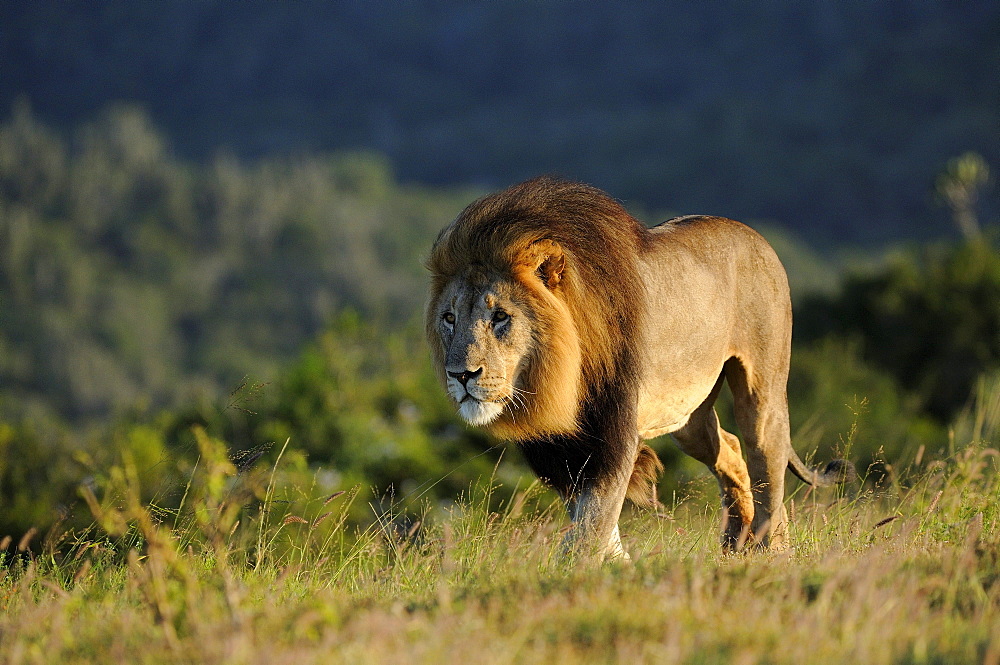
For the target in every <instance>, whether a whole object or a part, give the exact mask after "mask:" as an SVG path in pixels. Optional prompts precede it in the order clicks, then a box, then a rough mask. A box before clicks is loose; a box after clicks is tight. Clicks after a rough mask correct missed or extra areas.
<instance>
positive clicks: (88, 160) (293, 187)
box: [0, 0, 1000, 533]
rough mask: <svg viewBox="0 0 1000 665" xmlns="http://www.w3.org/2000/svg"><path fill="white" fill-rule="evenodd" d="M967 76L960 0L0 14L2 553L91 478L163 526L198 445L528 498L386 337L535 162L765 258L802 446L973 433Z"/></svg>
mask: <svg viewBox="0 0 1000 665" xmlns="http://www.w3.org/2000/svg"><path fill="white" fill-rule="evenodd" d="M998 80H1000V4H998V3H996V2H994V1H991V0H982V1H972V0H970V1H967V2H966V1H963V2H951V3H938V2H929V1H927V2H924V1H917V0H912V1H908V2H907V1H895V0H890V1H884V2H877V3H873V2H860V1H859V2H853V1H852V2H839V3H831V2H820V1H817V2H799V1H795V2H793V1H791V0H773V1H771V0H767V1H762V2H755V3H747V2H737V1H732V2H713V3H682V2H661V3H645V2H634V3H629V2H620V3H607V4H597V3H582V2H555V1H539V2H530V3H525V2H506V1H497V2H490V3H476V4H473V3H467V2H452V1H445V2H430V3H429V2H406V3H398V2H372V1H367V2H323V3H320V2H238V3H237V2H223V1H212V0H191V1H180V0H177V1H164V2H156V3H152V2H43V1H39V2H30V3H28V2H19V3H13V2H10V3H3V4H2V5H0V506H2V508H0V532H9V533H18V532H23V531H24V530H26V529H27V528H29V527H31V526H38V527H40V528H45V526H46V525H50V524H52V523H53V522H54V521H57V520H67V521H69V523H73V521H74V520H75V521H77V522H78V523H81V524H82V523H85V522H86V521H87V519H89V515H86V514H81V509H80V507H79V501H78V499H77V488H78V487H79V485H80V484H81V483H88V484H100V483H101V482H102V479H103V478H104V477H105V476H106V474H107V472H108V471H107V470H108V469H109V468H110V467H111V466H113V465H114V464H118V463H120V462H121V461H122V460H123V459H127V460H129V461H130V462H129V463H131V464H134V465H135V467H136V468H137V469H138V470H139V471H140V472H141V473H142V475H143V480H144V487H146V488H148V492H149V494H150V497H151V499H153V500H155V501H157V502H159V503H160V504H161V505H164V506H167V507H169V506H170V505H176V503H177V501H178V500H179V497H180V495H181V494H182V492H183V488H184V484H185V478H186V477H187V476H188V475H189V474H190V472H191V468H192V467H193V465H194V463H195V460H196V459H197V448H196V446H195V443H194V437H193V434H192V426H194V425H201V426H204V427H206V428H207V429H208V431H209V432H210V433H211V434H212V435H213V436H216V437H218V438H220V439H222V440H224V441H225V442H226V443H227V445H228V446H229V447H230V449H231V451H232V452H233V454H234V456H236V457H237V458H239V459H242V460H244V461H246V464H250V463H252V462H253V461H254V460H256V459H258V458H259V459H261V460H264V461H263V462H261V463H265V462H267V461H271V462H273V461H274V458H275V456H276V453H277V450H279V449H280V448H281V447H282V444H283V443H284V442H285V441H286V440H288V441H289V445H288V450H287V452H286V457H285V464H286V467H285V468H286V471H285V472H286V473H288V474H289V477H291V478H298V479H299V480H300V481H301V483H300V484H305V485H309V486H310V487H312V488H314V490H315V491H326V492H329V491H336V490H338V489H343V488H349V487H359V488H361V489H360V490H359V491H360V492H361V493H362V495H363V498H368V499H370V500H372V501H375V500H376V499H377V498H378V497H384V496H385V495H387V494H388V495H389V496H391V497H394V498H392V499H391V500H398V499H399V498H400V497H409V498H416V499H421V500H437V499H442V500H446V499H447V498H448V497H453V496H455V495H457V494H458V493H460V492H462V491H463V490H466V489H468V488H469V485H470V483H474V482H476V481H477V479H481V478H489V477H494V478H496V479H498V480H499V481H501V482H504V483H507V484H510V485H516V484H517V483H519V482H527V481H525V480H524V478H526V476H524V475H523V468H522V466H521V463H520V460H519V458H518V456H517V453H516V451H513V450H511V451H508V452H506V453H504V456H505V459H504V461H503V463H502V464H501V465H500V466H499V467H497V468H496V470H494V467H495V465H496V462H497V459H498V458H499V457H500V455H501V450H502V448H496V447H494V446H495V444H496V442H494V441H490V440H489V439H487V438H485V437H484V436H483V435H482V434H480V433H477V432H475V431H470V430H467V429H466V428H464V427H463V426H462V425H461V424H460V423H459V422H458V420H457V419H456V418H455V414H454V409H453V408H452V406H451V405H450V404H449V403H448V401H447V399H446V398H445V397H444V393H443V391H442V390H441V389H440V388H439V387H438V386H437V385H436V383H435V380H434V377H433V374H432V372H431V370H430V366H429V360H428V358H427V351H426V349H425V348H424V345H423V342H422V340H421V338H420V331H419V327H420V326H419V317H420V309H421V306H422V303H423V298H424V295H425V289H426V275H425V271H424V270H423V268H422V261H423V258H424V257H425V256H426V254H427V252H428V250H429V247H430V243H431V242H432V241H433V238H434V237H435V234H436V233H437V231H438V230H439V229H440V228H441V227H442V226H444V225H445V224H447V223H448V222H449V221H450V220H451V219H453V218H454V216H455V215H456V214H457V213H458V211H460V210H461V209H462V207H464V206H465V205H466V204H468V203H469V202H470V201H472V200H473V199H475V198H476V197H478V196H480V195H482V194H484V193H486V192H488V191H490V190H492V189H496V188H500V187H504V186H506V185H509V184H512V183H514V182H516V181H519V180H521V179H524V178H527V177H530V176H534V175H539V174H542V173H553V174H558V175H563V176H566V177H569V178H572V179H577V180H583V181H586V182H589V183H592V184H594V185H597V186H599V187H601V188H603V189H605V190H607V191H608V192H609V193H610V194H611V195H612V196H614V197H616V198H618V199H620V200H621V201H622V202H623V203H624V204H625V205H626V207H628V208H629V210H631V211H632V212H633V213H634V214H635V215H636V216H637V217H639V218H640V219H642V220H643V221H644V222H646V223H648V224H653V223H657V222H659V221H662V220H663V219H665V218H667V217H669V216H672V215H675V214H690V213H704V214H715V215H723V216H728V217H733V218H736V219H740V220H742V221H744V222H747V223H749V224H750V225H752V226H754V227H755V228H757V229H758V230H760V231H761V232H762V233H764V234H765V236H767V237H768V238H769V239H770V240H771V241H772V243H773V244H774V245H775V247H776V249H777V250H778V252H779V254H780V255H781V257H782V259H783V260H784V262H785V265H786V267H787V269H788V271H789V275H790V279H791V281H792V286H793V291H794V299H795V306H796V321H797V324H796V349H795V352H794V354H793V369H792V376H791V380H790V394H791V402H792V404H791V406H792V419H793V431H794V434H795V438H796V446H797V448H798V449H799V450H800V451H802V452H803V454H806V455H812V454H814V453H815V454H816V456H817V458H822V459H826V458H828V457H829V456H830V455H832V454H834V453H838V454H847V455H848V456H850V457H851V458H852V459H854V460H855V461H856V462H858V464H859V467H860V468H861V469H862V470H864V469H871V470H873V471H872V473H874V474H876V475H878V477H880V478H884V477H891V476H892V469H893V468H894V467H895V468H899V467H901V465H902V464H903V463H904V462H905V461H906V460H909V459H913V458H914V457H922V456H923V455H924V453H925V451H942V454H946V453H947V452H948V450H949V449H950V448H949V447H950V446H953V445H954V441H955V440H956V434H955V433H956V432H960V433H961V432H968V433H969V435H968V436H969V437H975V438H979V439H984V440H988V439H989V438H990V437H992V436H993V432H992V431H991V429H990V427H989V423H991V422H993V420H992V419H991V418H990V417H987V416H988V414H990V413H993V412H994V411H996V412H1000V404H998V395H1000V393H998V391H997V390H995V384H996V377H997V376H998V375H997V370H998V368H1000V257H998V254H997V250H996V247H997V244H996V241H997V237H996V223H997V220H998V214H1000V199H998V190H997V187H996V186H995V172H996V168H998V167H997V165H998V164H1000V85H998V83H997V82H998ZM991 167H992V168H993V169H994V170H993V171H992V172H991ZM991 173H992V174H993V175H991ZM991 409H992V411H991ZM720 411H722V413H720V416H721V417H722V418H723V420H724V421H725V422H728V423H731V422H732V421H731V418H730V416H729V414H728V413H727V410H726V409H725V408H722V409H720ZM958 438H959V440H961V438H960V437H958ZM966 438H968V437H966ZM657 449H658V451H659V452H660V453H661V456H663V457H664V459H665V461H666V462H667V464H668V478H667V480H666V481H665V482H664V483H663V484H662V485H661V491H662V492H664V493H665V494H664V496H670V493H671V492H673V491H674V490H676V488H677V482H678V481H681V482H683V481H685V480H686V479H687V478H689V477H692V476H694V475H697V476H705V472H704V471H703V470H701V469H700V468H699V467H698V466H697V465H695V466H691V465H689V464H688V463H687V462H684V461H682V460H681V459H680V456H679V454H678V453H677V452H676V451H675V450H674V448H673V446H672V444H671V443H670V442H669V441H667V440H664V441H662V442H659V443H658V444H657ZM928 454H930V453H928ZM247 460H249V461H247ZM356 505H357V506H358V514H357V519H358V520H359V521H363V520H364V519H365V514H366V511H367V514H368V515H369V516H370V513H371V510H370V509H369V507H368V506H367V504H366V503H365V501H359V502H358V503H357V504H356ZM82 512H83V513H85V512H86V511H85V510H83V511H82Z"/></svg>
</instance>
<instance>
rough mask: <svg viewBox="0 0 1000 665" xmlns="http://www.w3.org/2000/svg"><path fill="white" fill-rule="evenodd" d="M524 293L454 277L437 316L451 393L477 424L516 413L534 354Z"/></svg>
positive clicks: (497, 282) (502, 283) (494, 282)
mask: <svg viewBox="0 0 1000 665" xmlns="http://www.w3.org/2000/svg"><path fill="white" fill-rule="evenodd" d="M522 291H523V289H521V288H519V287H518V285H517V284H515V283H513V282H511V281H509V280H504V279H479V280H475V281H470V280H469V279H466V278H464V277H457V278H455V279H453V280H452V281H451V282H450V283H449V284H448V285H447V286H446V287H445V289H444V291H443V292H442V293H441V297H440V298H439V299H438V302H437V307H436V312H434V313H432V316H436V317H437V326H438V333H439V335H440V338H441V345H442V350H443V357H444V372H445V377H446V382H447V387H448V393H449V394H450V395H451V396H452V398H453V399H454V400H455V402H456V403H457V404H458V409H459V414H460V415H461V416H462V418H464V419H465V420H466V421H467V422H469V423H470V424H472V425H488V424H489V423H491V422H493V421H494V420H496V419H497V417H498V416H499V415H500V414H501V413H503V411H504V409H505V408H506V409H512V410H516V409H517V408H518V405H519V404H523V400H522V399H521V398H520V397H519V391H520V390H521V385H520V377H521V373H522V371H523V370H524V368H525V366H526V364H527V362H528V358H529V356H530V353H531V341H532V317H531V315H530V312H529V309H528V307H527V306H526V303H525V300H524V297H523V296H524V294H523V293H522Z"/></svg>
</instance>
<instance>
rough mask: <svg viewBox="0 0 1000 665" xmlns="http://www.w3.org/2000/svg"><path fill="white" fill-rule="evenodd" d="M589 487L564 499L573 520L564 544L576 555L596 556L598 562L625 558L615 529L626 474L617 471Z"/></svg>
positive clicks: (620, 507)
mask: <svg viewBox="0 0 1000 665" xmlns="http://www.w3.org/2000/svg"><path fill="white" fill-rule="evenodd" d="M588 484H589V486H588V487H585V488H583V489H582V491H580V492H578V493H576V494H574V495H573V496H571V497H570V498H569V499H567V500H566V508H567V510H568V511H569V516H570V519H571V520H572V521H573V524H572V528H571V530H570V532H569V533H568V534H567V535H566V540H565V541H564V545H565V547H566V549H567V550H570V551H571V552H573V553H574V554H576V555H579V556H584V557H588V558H589V557H596V558H597V560H598V561H613V560H628V559H629V556H628V553H627V552H626V551H625V548H624V547H623V546H622V541H621V535H620V533H619V531H618V518H619V517H620V516H621V512H622V505H623V504H624V502H625V491H626V490H627V489H628V476H625V478H624V480H622V479H621V478H620V474H616V477H613V478H608V479H604V482H592V483H588Z"/></svg>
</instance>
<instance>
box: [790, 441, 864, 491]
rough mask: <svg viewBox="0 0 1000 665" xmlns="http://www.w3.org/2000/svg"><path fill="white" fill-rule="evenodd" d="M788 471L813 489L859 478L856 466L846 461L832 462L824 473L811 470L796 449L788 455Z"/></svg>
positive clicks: (824, 469)
mask: <svg viewBox="0 0 1000 665" xmlns="http://www.w3.org/2000/svg"><path fill="white" fill-rule="evenodd" d="M788 469H789V470H790V471H791V472H792V473H794V474H795V476H796V477H797V478H798V479H799V480H801V481H802V482H804V483H808V484H809V485H812V486H813V487H828V486H830V485H839V484H841V483H846V482H848V481H850V480H854V479H855V478H857V477H858V472H857V471H856V470H855V469H854V465H853V464H851V463H850V462H848V461H847V460H845V459H835V460H832V461H830V462H829V463H828V464H827V465H826V466H825V467H824V468H823V470H822V471H820V470H819V469H811V468H809V467H808V466H806V463H805V462H803V461H802V460H801V459H800V458H799V456H798V454H797V453H796V452H795V450H794V449H793V450H792V451H791V453H790V454H789V455H788Z"/></svg>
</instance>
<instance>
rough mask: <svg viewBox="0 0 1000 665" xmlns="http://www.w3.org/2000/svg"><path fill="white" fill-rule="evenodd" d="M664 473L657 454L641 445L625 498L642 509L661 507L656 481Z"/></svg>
mask: <svg viewBox="0 0 1000 665" xmlns="http://www.w3.org/2000/svg"><path fill="white" fill-rule="evenodd" d="M661 473H663V462H661V461H660V458H659V457H657V456H656V452H655V451H653V449H652V448H650V447H649V446H647V445H646V444H644V443H643V444H640V445H639V452H638V454H637V455H636V457H635V465H634V466H633V467H632V476H631V477H630V478H629V479H628V490H626V492H625V498H627V499H628V500H629V501H631V502H632V503H634V504H635V505H637V506H639V507H640V508H656V507H657V506H659V505H660V502H659V500H658V499H657V498H656V481H657V480H659V479H660V474H661Z"/></svg>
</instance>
